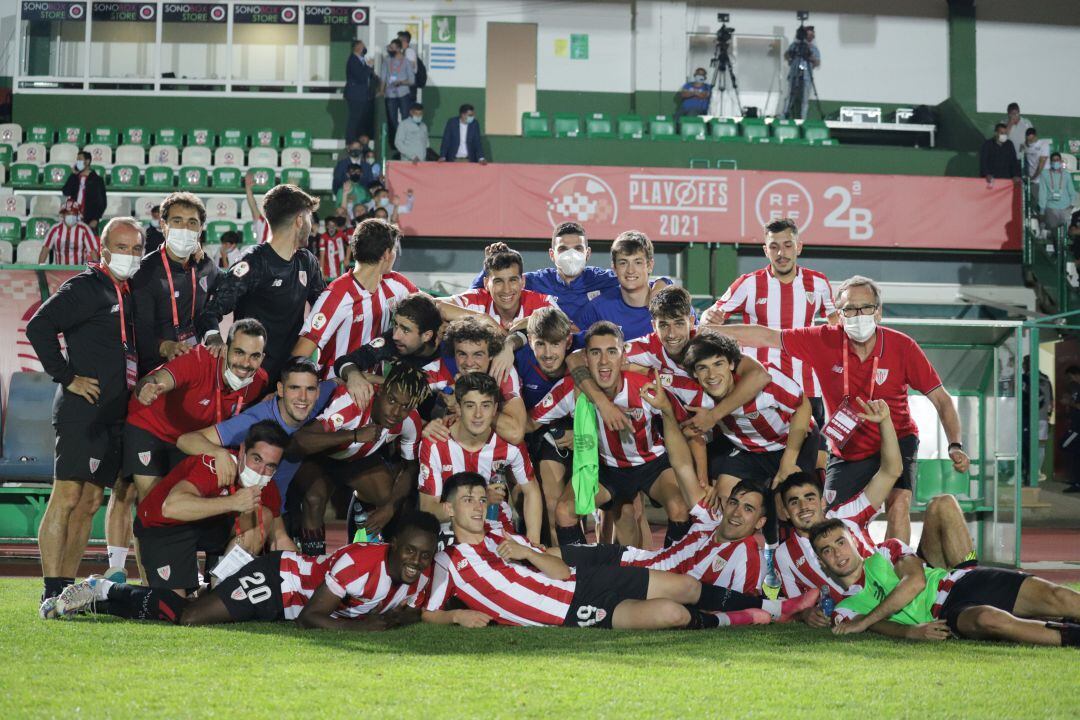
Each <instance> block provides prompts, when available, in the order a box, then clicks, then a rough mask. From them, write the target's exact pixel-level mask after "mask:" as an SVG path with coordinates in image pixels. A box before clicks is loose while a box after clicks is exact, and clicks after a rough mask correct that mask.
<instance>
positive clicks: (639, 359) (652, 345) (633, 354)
mask: <svg viewBox="0 0 1080 720" xmlns="http://www.w3.org/2000/svg"><path fill="white" fill-rule="evenodd" d="M695 334H696V333H695V332H694V330H693V329H691V330H690V337H691V338H693V337H694V335H695ZM624 353H625V357H626V362H628V363H630V364H631V365H641V366H643V367H647V368H654V369H656V370H659V371H661V372H668V373H671V374H673V375H679V376H682V377H687V378H688V377H690V373H688V372H686V371H685V370H683V368H682V365H679V363H677V362H675V361H674V360H673V359H672V358H671V356H670V355H668V351H667V350H666V349H665V348H664V343H662V342H660V337H659V336H658V335H657V334H656V333H655V332H651V333H649V334H648V335H645V336H644V337H639V338H638V339H637V340H630V341H629V342H627V343H626V346H625V348H624Z"/></svg>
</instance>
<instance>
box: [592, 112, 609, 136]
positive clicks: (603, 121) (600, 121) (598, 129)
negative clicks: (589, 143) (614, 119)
mask: <svg viewBox="0 0 1080 720" xmlns="http://www.w3.org/2000/svg"><path fill="white" fill-rule="evenodd" d="M585 136H586V137H590V138H613V137H615V131H614V130H613V129H612V125H611V116H610V115H608V114H607V113H592V114H591V115H589V116H588V117H586V118H585Z"/></svg>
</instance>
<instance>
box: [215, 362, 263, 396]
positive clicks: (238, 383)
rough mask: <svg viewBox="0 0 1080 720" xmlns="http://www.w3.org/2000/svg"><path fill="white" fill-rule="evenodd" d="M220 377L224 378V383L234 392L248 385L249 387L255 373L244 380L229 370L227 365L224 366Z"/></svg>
mask: <svg viewBox="0 0 1080 720" xmlns="http://www.w3.org/2000/svg"><path fill="white" fill-rule="evenodd" d="M222 377H224V378H225V382H226V383H227V384H228V386H229V388H230V389H231V390H232V391H233V392H236V391H237V390H240V389H241V388H246V387H247V386H248V385H250V384H251V382H252V381H253V380H254V379H255V373H251V375H249V376H248V377H246V378H241V377H240V376H239V375H237V374H236V373H234V372H233V371H232V368H230V367H229V366H228V364H226V365H225V372H223V373H222Z"/></svg>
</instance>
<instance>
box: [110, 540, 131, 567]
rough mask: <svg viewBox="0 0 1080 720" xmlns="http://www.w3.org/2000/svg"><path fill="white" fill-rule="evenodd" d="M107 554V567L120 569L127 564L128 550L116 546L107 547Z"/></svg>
mask: <svg viewBox="0 0 1080 720" xmlns="http://www.w3.org/2000/svg"><path fill="white" fill-rule="evenodd" d="M107 549H108V553H109V567H111V568H114V567H118V568H122V567H124V564H125V563H127V556H128V549H127V548H126V547H117V546H116V545H109V546H108V548H107Z"/></svg>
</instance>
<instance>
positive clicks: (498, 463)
mask: <svg viewBox="0 0 1080 720" xmlns="http://www.w3.org/2000/svg"><path fill="white" fill-rule="evenodd" d="M508 464H509V463H508V462H507V461H506V460H494V461H492V463H491V473H492V474H493V475H494V474H495V473H497V472H502V469H503V468H504V467H506V466H507V465H508Z"/></svg>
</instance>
